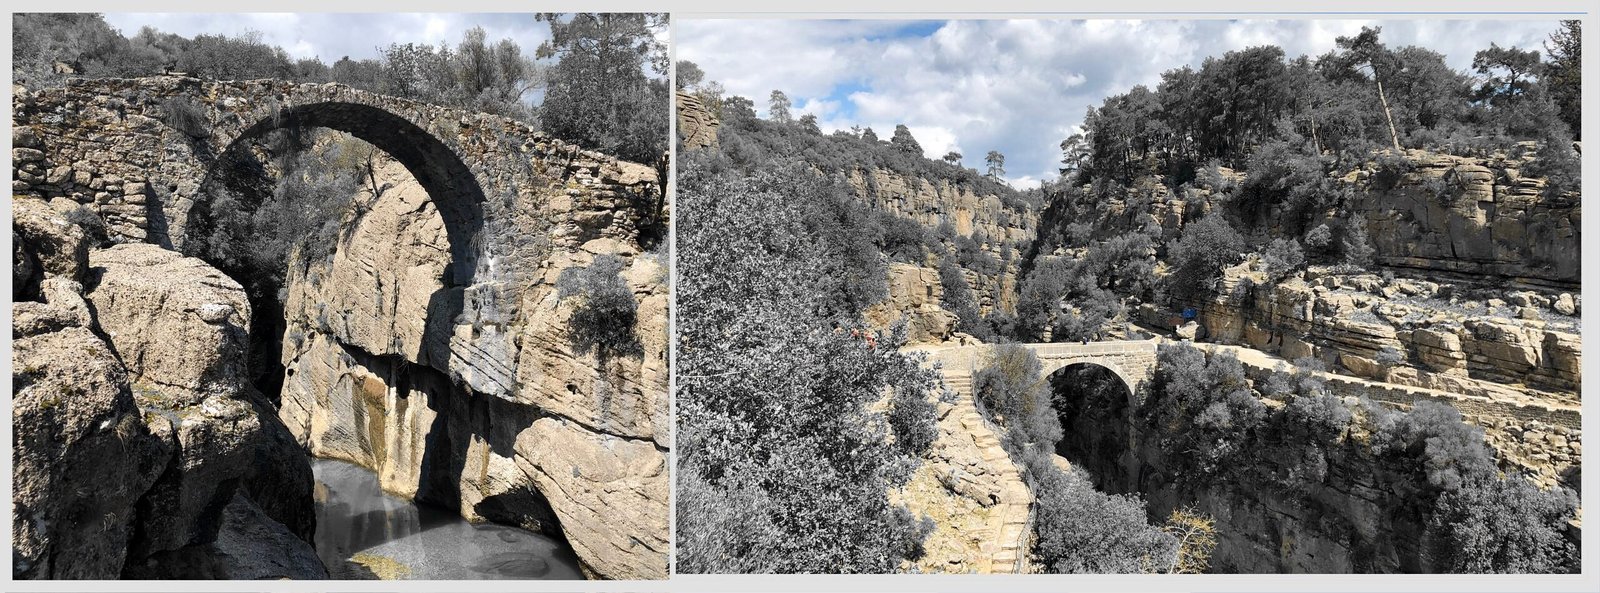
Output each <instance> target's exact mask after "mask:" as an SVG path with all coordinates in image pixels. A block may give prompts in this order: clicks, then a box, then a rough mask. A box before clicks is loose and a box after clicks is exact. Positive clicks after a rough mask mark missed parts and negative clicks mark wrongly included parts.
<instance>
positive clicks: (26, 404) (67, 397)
mask: <svg viewBox="0 0 1600 593" xmlns="http://www.w3.org/2000/svg"><path fill="white" fill-rule="evenodd" d="M11 368H12V389H13V393H12V395H13V397H12V427H13V429H14V431H15V437H14V440H13V442H12V447H13V449H12V455H13V466H12V474H11V477H12V488H13V495H12V507H11V518H12V531H11V542H12V550H13V569H12V570H13V572H12V574H13V576H15V577H17V578H49V579H107V578H117V576H118V575H119V574H120V573H121V571H122V566H123V563H124V561H125V560H126V559H127V558H128V555H129V544H130V542H131V541H132V540H133V539H134V537H135V535H134V532H135V525H136V522H137V521H136V518H135V516H136V512H135V507H136V505H138V504H139V501H140V500H141V498H142V497H143V496H144V495H145V492H146V491H147V490H148V489H149V488H150V486H151V484H153V483H155V481H156V479H157V478H158V477H159V476H160V475H161V474H162V472H163V471H165V469H166V468H167V466H168V463H169V460H170V456H171V454H172V444H171V442H170V440H168V439H165V438H163V437H162V435H158V434H153V433H152V431H151V429H150V428H149V427H147V426H146V425H145V422H146V419H145V418H144V416H143V414H141V413H140V411H139V409H138V407H137V406H136V405H135V404H134V401H133V395H132V393H131V392H130V391H129V390H128V380H127V372H126V370H124V369H123V367H122V364H121V363H120V362H118V361H117V358H116V356H115V354H113V353H112V351H111V349H110V348H108V347H107V346H106V344H105V342H103V341H101V340H100V338H99V337H97V336H95V335H94V333H93V332H91V331H90V330H89V329H87V328H84V327H68V328H64V329H61V330H59V331H53V332H48V333H43V334H39V335H34V336H27V337H21V338H19V339H17V340H16V341H15V342H13V343H12V359H11Z"/></svg>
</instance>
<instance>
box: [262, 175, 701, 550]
mask: <svg viewBox="0 0 1600 593" xmlns="http://www.w3.org/2000/svg"><path fill="white" fill-rule="evenodd" d="M379 174H380V177H381V178H382V179H384V180H385V183H387V184H390V185H391V187H390V188H389V189H387V190H385V191H384V192H383V194H382V195H381V196H380V199H376V200H373V199H372V198H373V196H370V195H366V196H364V197H358V199H357V202H358V203H366V204H370V209H369V210H366V211H363V212H361V213H360V215H359V217H357V216H354V215H352V216H351V217H350V218H348V219H347V220H346V225H347V234H346V237H347V239H346V241H345V242H344V243H342V244H341V246H340V248H339V249H338V251H337V252H336V253H335V254H334V255H333V256H332V257H331V259H330V260H328V261H325V262H312V263H311V265H309V266H308V267H306V268H305V271H304V273H301V274H297V275H296V276H294V277H292V278H291V280H290V285H289V291H288V292H289V296H288V301H287V303H288V304H287V307H286V308H287V318H288V330H287V331H286V334H285V339H284V345H285V347H284V353H283V356H284V365H285V367H286V369H287V370H286V375H287V376H286V377H285V383H284V390H283V396H282V407H281V412H280V415H281V417H282V419H283V421H284V422H285V424H287V425H288V427H289V430H290V432H292V433H293V434H294V436H295V438H296V439H297V440H298V441H299V442H300V443H301V444H302V445H303V446H304V447H305V448H306V449H307V450H309V451H310V452H311V453H312V454H314V455H317V456H321V457H329V458H334V459H341V460H345V461H350V462H352V463H356V464H358V465H362V466H365V467H368V468H371V469H373V470H374V471H375V472H376V473H377V474H378V478H379V481H380V484H381V485H382V487H383V488H384V489H385V490H387V491H389V492H392V493H395V494H397V495H401V496H407V497H412V498H416V499H419V500H428V501H433V502H437V503H440V504H443V505H446V506H449V507H458V508H460V509H461V513H462V515H463V516H465V517H467V518H470V519H484V520H492V521H496V522H502V523H508V524H514V525H517V526H520V527H524V528H527V529H532V530H537V531H542V532H545V533H547V534H552V535H559V536H562V537H564V538H565V539H566V540H567V541H568V542H569V543H570V544H571V545H572V546H573V548H574V549H575V550H576V551H577V553H578V556H579V558H580V560H581V561H582V562H583V564H584V565H585V567H586V568H587V569H588V570H590V571H591V572H592V573H593V574H595V575H598V576H603V577H607V578H664V577H665V576H666V554H667V550H668V547H669V544H668V541H667V536H666V531H667V530H666V520H667V512H668V511H667V506H666V505H667V493H668V491H669V490H670V481H669V480H670V478H669V476H668V473H667V471H666V467H667V466H666V463H667V461H666V460H667V449H666V444H667V443H669V442H670V433H669V430H670V427H671V421H670V416H669V410H668V408H667V406H668V401H669V399H668V397H667V392H666V385H667V367H666V356H665V353H666V349H667V342H666V340H667V337H666V327H665V322H666V318H667V313H666V312H667V306H668V303H667V292H666V286H665V273H666V272H665V268H664V267H663V266H662V265H661V263H660V262H659V261H658V260H657V259H656V258H655V257H654V256H651V255H647V254H642V253H640V249H639V247H638V238H637V236H636V235H633V234H629V233H627V232H624V231H622V230H620V227H618V226H617V225H625V224H628V222H627V221H617V220H613V219H610V218H607V219H605V220H599V219H592V218H591V217H589V216H588V215H587V214H585V213H586V212H599V211H603V210H605V209H606V207H607V206H606V200H617V199H628V198H627V197H626V196H625V195H624V194H623V193H621V192H615V191H611V190H608V189H605V188H604V187H603V186H602V187H599V188H595V189H579V188H569V189H568V190H563V192H562V193H561V194H559V197H558V198H556V199H555V201H557V202H560V206H559V207H560V208H562V209H558V210H556V211H554V212H551V211H549V210H536V209H530V210H528V211H529V212H531V213H532V214H531V215H530V216H532V215H537V216H538V217H548V216H553V217H555V219H554V220H551V219H546V220H543V222H530V223H529V224H534V225H536V226H537V227H538V228H545V229H548V228H554V229H562V228H577V229H587V230H582V231H581V232H570V233H565V234H561V233H559V232H553V233H552V234H551V235H549V236H548V237H547V238H548V239H549V240H550V243H548V244H547V245H548V247H547V248H548V249H549V251H548V253H547V254H546V255H545V256H543V259H542V260H539V261H532V262H529V261H523V262H517V263H511V262H508V263H505V264H503V267H502V264H499V263H496V262H497V261H498V260H495V259H491V261H490V262H488V266H489V267H485V268H480V269H479V270H478V279H479V281H478V282H476V283H474V284H471V285H468V286H447V285H446V284H445V283H444V282H443V281H441V278H442V277H443V272H444V270H445V269H446V267H447V266H448V265H450V262H451V261H452V260H451V257H450V252H449V250H448V248H447V245H448V243H447V239H448V237H447V229H446V228H445V226H444V224H443V221H442V220H441V218H440V215H439V213H438V212H437V211H436V210H435V209H434V207H433V205H432V202H431V200H430V199H429V196H428V194H427V193H426V192H424V191H422V189H421V188H420V187H418V186H417V185H416V184H415V181H413V180H411V179H410V176H409V174H408V173H406V171H405V170H404V169H402V168H399V167H398V166H396V165H394V164H393V163H390V164H387V165H385V166H384V167H383V168H382V170H381V171H380V173H379ZM605 176H606V177H607V178H608V179H613V180H614V181H613V182H614V183H623V182H631V183H651V182H653V173H650V171H649V170H648V169H644V168H631V169H627V170H617V171H612V172H610V173H606V174H605ZM630 180H631V181H630ZM529 235H530V236H536V235H537V233H535V232H533V231H530V232H529ZM600 255H613V256H617V257H619V258H621V259H622V260H623V262H624V267H623V270H622V272H621V276H622V279H623V281H624V282H625V283H626V284H627V286H628V287H629V289H630V290H631V291H632V292H633V293H634V296H635V299H636V302H637V306H638V311H637V314H636V317H635V319H636V322H635V325H634V327H633V328H632V329H633V331H632V335H633V336H634V339H635V341H636V343H635V344H634V345H633V348H631V349H628V350H626V351H622V352H605V353H601V352H597V351H589V352H580V351H579V350H578V349H577V348H576V347H575V346H574V337H573V336H572V335H571V333H570V332H571V324H570V323H569V320H570V318H571V316H572V311H573V307H574V304H575V302H576V301H575V299H562V298H560V295H559V291H558V290H557V288H556V283H557V281H558V279H559V278H560V275H561V272H562V270H566V269H571V268H574V267H577V266H587V265H589V264H590V263H591V262H592V261H593V260H594V258H595V257H597V256H600ZM482 263H484V262H480V264H482ZM553 426H559V427H561V430H553V429H552V427H553ZM557 443H559V445H560V446H559V447H558V446H557Z"/></svg>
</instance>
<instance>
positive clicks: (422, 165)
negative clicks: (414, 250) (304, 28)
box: [185, 101, 485, 284]
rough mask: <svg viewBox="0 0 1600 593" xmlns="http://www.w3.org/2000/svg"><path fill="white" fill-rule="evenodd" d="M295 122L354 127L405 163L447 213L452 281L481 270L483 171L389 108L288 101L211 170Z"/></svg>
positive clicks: (449, 280) (357, 133)
mask: <svg viewBox="0 0 1600 593" xmlns="http://www.w3.org/2000/svg"><path fill="white" fill-rule="evenodd" d="M294 128H328V129H333V130H338V131H341V132H346V133H349V134H350V135H352V136H355V137H356V138H360V139H361V140H364V141H366V142H367V143H368V144H371V145H373V146H374V147H376V148H377V149H379V150H382V151H384V152H386V153H388V154H389V155H390V156H392V157H394V159H395V160H396V161H399V162H400V164H402V165H404V166H405V168H406V170H408V171H410V172H411V175H412V176H413V177H416V179H417V182H418V183H419V184H420V185H421V186H422V187H423V189H425V190H426V191H427V192H428V197H429V199H430V200H431V201H432V202H433V204H434V207H435V208H437V209H438V211H439V215H440V217H441V218H443V219H444V225H445V231H446V232H447V233H448V234H449V238H450V251H451V260H452V261H453V263H454V264H456V265H454V266H452V269H453V270H456V272H457V273H455V274H448V275H447V276H453V277H447V278H446V279H445V280H446V282H447V283H449V284H464V283H470V280H471V275H470V274H469V273H470V272H473V271H475V270H476V265H475V263H474V262H475V257H474V256H475V254H474V249H473V246H474V244H475V242H476V240H477V235H478V233H479V231H480V230H481V229H482V228H483V222H484V220H483V219H484V211H483V209H484V199H485V198H484V192H483V188H482V187H480V186H479V185H478V178H477V173H475V172H474V171H473V170H472V168H471V167H469V166H467V164H466V163H465V162H463V161H462V160H461V157H460V156H459V155H457V154H456V151H455V150H454V149H452V148H451V147H450V146H447V145H446V144H445V143H444V142H442V141H440V140H439V138H437V137H435V136H434V135H433V134H431V133H429V132H428V131H427V130H423V129H422V128H420V127H417V125H416V124H415V123H413V122H412V121H410V120H408V119H406V118H405V117H402V116H399V115H396V114H394V113H392V112H389V111H387V110H385V109H384V108H381V107H375V106H372V105H367V104H361V103H345V102H337V101H329V102H324V103H312V104H308V105H294V106H290V107H285V108H283V109H282V110H280V111H278V112H276V113H273V114H270V115H268V116H266V117H263V118H261V119H260V120H259V121H258V122H256V123H255V124H254V125H252V126H250V127H249V128H246V129H245V130H244V131H242V132H240V133H239V135H238V137H236V138H234V140H233V141H232V142H231V143H230V144H229V145H228V146H227V147H226V148H224V149H223V151H222V153H221V155H223V156H222V157H221V158H219V159H217V161H216V162H214V164H213V166H212V167H210V168H209V170H208V174H207V176H208V177H210V176H212V175H214V174H215V169H216V168H217V167H218V166H227V164H228V163H227V158H226V156H225V155H228V154H230V153H232V152H233V151H236V150H241V149H242V146H241V145H242V144H245V143H248V142H249V141H253V140H256V139H259V138H261V137H262V136H264V135H266V134H267V133H269V132H272V131H274V130H282V129H294ZM202 187H204V184H202ZM185 234H187V233H185Z"/></svg>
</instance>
